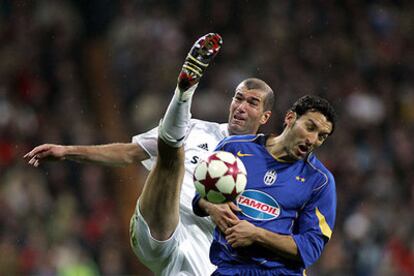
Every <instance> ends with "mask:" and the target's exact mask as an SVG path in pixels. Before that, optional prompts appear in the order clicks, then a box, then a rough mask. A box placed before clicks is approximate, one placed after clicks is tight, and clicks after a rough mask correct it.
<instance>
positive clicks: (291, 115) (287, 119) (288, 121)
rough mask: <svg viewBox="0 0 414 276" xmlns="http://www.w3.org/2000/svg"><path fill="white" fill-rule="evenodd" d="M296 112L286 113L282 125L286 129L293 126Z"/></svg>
mask: <svg viewBox="0 0 414 276" xmlns="http://www.w3.org/2000/svg"><path fill="white" fill-rule="evenodd" d="M296 117H297V115H296V112H293V111H291V110H290V111H288V112H287V113H286V115H285V123H284V125H285V126H287V127H291V126H292V125H293V123H294V122H295V121H296Z"/></svg>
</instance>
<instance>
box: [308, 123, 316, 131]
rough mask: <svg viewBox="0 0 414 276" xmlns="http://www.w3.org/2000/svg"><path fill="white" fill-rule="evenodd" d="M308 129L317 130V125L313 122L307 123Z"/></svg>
mask: <svg viewBox="0 0 414 276" xmlns="http://www.w3.org/2000/svg"><path fill="white" fill-rule="evenodd" d="M306 130H307V131H314V130H315V125H314V124H311V123H308V124H306Z"/></svg>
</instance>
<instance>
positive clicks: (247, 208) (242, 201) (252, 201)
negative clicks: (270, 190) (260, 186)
mask: <svg viewBox="0 0 414 276" xmlns="http://www.w3.org/2000/svg"><path fill="white" fill-rule="evenodd" d="M237 206H238V207H239V208H240V209H241V212H242V213H243V214H244V215H245V216H247V217H249V218H252V219H256V220H272V219H275V218H277V217H279V215H280V211H281V210H280V206H279V203H277V201H276V200H275V199H274V198H273V197H271V196H270V195H268V194H266V193H264V192H261V191H257V190H246V191H244V192H243V193H242V194H241V195H240V196H239V197H238V198H237Z"/></svg>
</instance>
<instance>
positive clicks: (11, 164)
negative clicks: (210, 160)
mask: <svg viewBox="0 0 414 276" xmlns="http://www.w3.org/2000/svg"><path fill="white" fill-rule="evenodd" d="M85 2H87V3H85ZM413 17H414V2H412V1H409V0H399V1H398V0H395V1H391V0H388V1H385V0H384V1H374V0H365V1H356V0H344V1H324V0H314V1H271V0H268V1H253V0H251V1H247V0H246V1H237V0H233V1H230V0H211V1H207V0H205V1H202V0H193V1H185V0H181V1H180V0H176V1H172V0H171V1H151V0H135V1H134V0H132V1H111V0H103V1H97V0H96V1H76V0H73V1H69V0H67V1H64V0H53V1H52V0H38V1H23V0H22V1H20V0H8V1H7V0H0V61H1V62H0V274H3V273H4V275H19V274H41V275H56V274H58V275H121V274H136V275H143V274H145V273H148V272H146V271H142V272H140V271H139V270H137V269H136V267H135V266H134V265H133V263H134V262H138V260H137V259H135V258H134V257H132V256H131V254H130V252H129V251H130V249H129V245H128V244H126V243H127V238H126V237H124V234H123V229H124V228H125V225H122V222H121V220H120V214H119V208H118V206H119V205H120V204H122V202H118V201H117V198H116V197H114V196H113V194H114V187H113V183H114V175H113V173H112V172H111V170H109V169H108V168H103V167H98V166H92V165H83V164H77V163H71V162H66V161H65V162H59V163H44V164H42V166H41V167H40V168H31V167H30V166H28V165H27V164H25V162H24V161H23V160H22V156H23V155H24V153H25V152H27V151H29V150H30V149H31V148H32V147H34V146H36V145H38V144H41V143H44V142H50V143H61V144H101V143H108V142H114V141H107V140H106V139H105V136H104V135H103V129H102V127H101V124H100V118H98V116H97V113H96V112H95V110H96V98H94V96H93V95H96V94H93V93H91V92H90V89H91V87H90V84H89V83H88V79H89V77H88V76H87V74H88V72H87V70H85V60H84V50H85V47H86V46H85V45H87V43H88V41H90V40H92V39H94V40H97V41H99V43H102V44H104V45H105V46H106V49H107V55H106V58H107V62H108V64H109V68H107V70H108V72H110V76H107V77H108V78H109V79H110V81H111V82H112V83H113V86H114V87H115V88H116V89H115V90H114V91H113V93H116V94H115V97H116V98H117V99H118V101H119V103H120V105H121V106H120V108H119V109H117V110H118V111H117V112H118V113H117V114H115V115H116V116H121V119H122V122H123V124H124V128H125V129H126V130H127V132H128V133H127V135H128V136H132V135H134V134H137V133H140V132H143V131H145V130H148V129H149V128H151V127H153V126H155V125H156V124H157V122H158V121H159V119H160V118H161V116H162V115H163V111H164V110H165V108H166V105H167V103H168V101H169V100H170V97H171V95H172V92H173V90H174V88H175V85H176V79H177V75H178V72H179V70H180V68H181V65H182V62H183V60H184V57H185V55H186V53H187V51H188V49H189V48H190V47H191V45H192V43H193V42H194V41H195V40H196V39H197V38H198V37H199V36H200V35H203V34H205V33H207V32H218V33H220V34H221V35H222V37H223V39H224V44H223V49H222V51H221V52H220V54H219V55H218V56H217V57H216V60H215V62H214V63H213V64H212V65H211V67H210V68H209V69H208V70H207V73H206V75H205V76H204V77H203V79H202V81H201V83H200V85H199V88H198V92H197V93H196V95H195V97H194V104H193V109H192V113H193V117H196V118H200V119H206V120H211V121H218V122H225V121H226V120H227V111H228V104H229V103H230V101H231V95H232V93H233V89H234V88H235V86H236V85H237V84H238V83H239V82H240V81H241V80H243V79H244V78H247V77H252V76H254V77H259V78H261V79H263V80H265V81H266V82H268V83H269V84H270V85H271V86H272V87H273V89H274V90H275V92H276V104H275V110H274V117H273V119H272V121H271V123H270V124H269V125H268V126H266V127H265V128H263V129H262V131H263V132H275V133H277V132H279V131H280V130H281V127H282V126H281V120H282V118H283V115H284V113H285V112H286V110H287V109H288V108H289V107H290V105H291V104H292V103H293V102H294V101H295V100H296V99H297V98H298V97H300V96H302V95H305V94H310V93H311V94H317V95H321V96H323V97H326V98H327V99H329V100H330V101H331V102H332V103H333V104H334V105H335V107H336V109H337V111H338V113H339V118H340V121H339V123H338V125H337V129H336V130H335V133H334V134H333V136H332V137H330V138H329V139H328V141H327V142H326V145H325V146H324V147H322V148H321V149H320V150H318V156H319V157H320V159H321V160H322V161H323V162H324V163H325V164H326V165H327V167H328V168H329V169H330V170H331V171H332V172H333V174H334V176H335V178H336V183H337V195H338V210H337V223H336V227H335V229H334V234H333V237H332V240H331V241H330V242H329V244H328V246H327V248H326V250H325V251H324V254H323V255H322V257H321V259H320V260H319V261H318V262H317V263H316V264H315V265H314V266H312V268H311V269H309V271H308V275H361V276H362V275H414V218H413V215H412V213H411V210H413V209H414V146H413V143H411V142H410V139H411V138H410V137H413V136H414V79H413V78H412V76H413V73H414V65H413V64H414V24H413ZM108 112H114V110H108ZM115 115H114V116H115ZM118 142H128V141H118ZM136 196H138V195H136ZM131 213H132V210H131ZM126 227H127V226H126Z"/></svg>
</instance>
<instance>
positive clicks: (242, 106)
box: [236, 101, 247, 112]
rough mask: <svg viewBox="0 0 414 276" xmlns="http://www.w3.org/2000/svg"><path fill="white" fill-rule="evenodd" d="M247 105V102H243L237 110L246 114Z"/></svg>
mask: <svg viewBox="0 0 414 276" xmlns="http://www.w3.org/2000/svg"><path fill="white" fill-rule="evenodd" d="M246 105H247V102H246V101H242V102H241V103H240V104H239V105H238V106H237V108H236V109H237V110H238V111H240V112H245V111H246Z"/></svg>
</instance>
